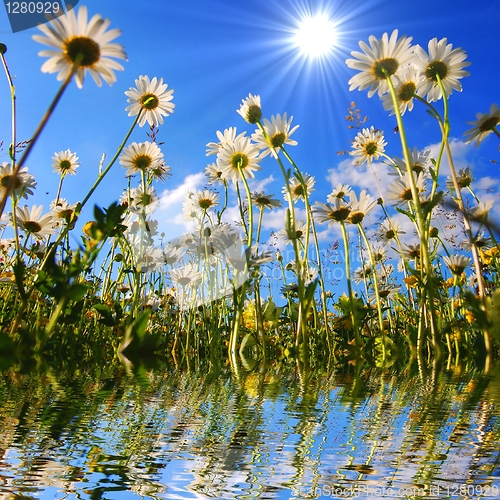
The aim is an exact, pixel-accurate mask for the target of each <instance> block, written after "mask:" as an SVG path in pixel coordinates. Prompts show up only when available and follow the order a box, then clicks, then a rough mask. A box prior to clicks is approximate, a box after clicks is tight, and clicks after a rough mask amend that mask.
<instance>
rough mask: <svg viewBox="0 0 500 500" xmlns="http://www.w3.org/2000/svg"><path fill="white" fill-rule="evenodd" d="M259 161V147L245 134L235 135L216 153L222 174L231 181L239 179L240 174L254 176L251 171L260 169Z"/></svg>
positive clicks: (246, 176)
mask: <svg viewBox="0 0 500 500" xmlns="http://www.w3.org/2000/svg"><path fill="white" fill-rule="evenodd" d="M259 161H260V158H259V148H258V147H257V146H256V145H255V144H252V143H251V142H250V138H249V137H247V136H238V137H236V138H235V140H234V141H232V142H229V143H227V145H226V146H225V147H223V148H220V149H219V151H218V153H217V165H218V167H219V168H220V169H221V172H222V176H223V177H224V178H226V179H228V180H232V181H233V182H237V181H238V180H240V179H241V176H242V175H244V176H245V178H248V177H252V178H254V177H255V175H254V173H253V172H254V171H255V170H260V165H259V164H258V163H259Z"/></svg>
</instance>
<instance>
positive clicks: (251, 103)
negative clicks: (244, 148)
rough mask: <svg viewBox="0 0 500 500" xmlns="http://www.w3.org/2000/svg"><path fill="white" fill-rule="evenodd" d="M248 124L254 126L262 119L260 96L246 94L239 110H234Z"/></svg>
mask: <svg viewBox="0 0 500 500" xmlns="http://www.w3.org/2000/svg"><path fill="white" fill-rule="evenodd" d="M236 111H237V113H239V114H240V115H241V116H242V117H243V118H244V119H245V120H246V121H247V122H248V123H251V124H255V123H257V122H258V121H260V119H261V118H262V110H261V108H260V96H259V95H252V94H248V97H247V98H246V99H242V101H241V106H240V109H237V110H236Z"/></svg>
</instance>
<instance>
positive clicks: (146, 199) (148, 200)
mask: <svg viewBox="0 0 500 500" xmlns="http://www.w3.org/2000/svg"><path fill="white" fill-rule="evenodd" d="M140 200H141V202H142V204H143V205H144V206H146V205H149V204H150V203H151V202H152V201H153V197H152V196H151V195H150V194H148V193H143V194H142V195H141V198H140Z"/></svg>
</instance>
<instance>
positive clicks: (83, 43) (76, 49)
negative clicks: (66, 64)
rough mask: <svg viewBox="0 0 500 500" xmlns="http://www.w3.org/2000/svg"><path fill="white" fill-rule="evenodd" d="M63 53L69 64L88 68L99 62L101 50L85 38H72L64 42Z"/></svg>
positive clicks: (92, 41)
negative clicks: (76, 63)
mask: <svg viewBox="0 0 500 500" xmlns="http://www.w3.org/2000/svg"><path fill="white" fill-rule="evenodd" d="M63 53H64V55H65V56H66V59H68V60H69V61H70V62H71V63H75V62H78V59H79V58H81V59H80V60H79V62H78V66H83V67H84V68H88V67H90V66H92V65H94V64H95V63H96V62H97V61H99V59H100V57H101V49H100V48H99V45H98V44H97V43H96V42H94V40H92V38H89V37H87V36H74V37H73V38H70V39H69V40H67V41H66V42H64V48H63Z"/></svg>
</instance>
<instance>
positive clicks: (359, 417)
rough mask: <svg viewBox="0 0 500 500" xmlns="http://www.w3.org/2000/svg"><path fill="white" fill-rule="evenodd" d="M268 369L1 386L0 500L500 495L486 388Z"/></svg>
mask: <svg viewBox="0 0 500 500" xmlns="http://www.w3.org/2000/svg"><path fill="white" fill-rule="evenodd" d="M268 372H269V373H268V374H267V375H263V374H259V373H250V374H244V373H243V374H242V373H239V374H236V375H235V374H233V375H232V376H231V375H230V374H226V375H224V376H223V375H221V376H219V377H211V378H210V379H209V378H208V377H207V374H206V373H203V372H201V373H200V374H199V375H194V374H192V373H191V374H187V373H176V374H175V373H172V374H165V373H161V372H151V373H147V374H145V375H144V374H143V376H142V378H137V377H136V378H133V377H126V376H123V374H122V375H118V374H115V379H113V378H110V377H109V376H108V378H106V379H104V378H101V379H98V378H97V379H96V380H91V379H92V378H93V377H94V378H95V375H94V376H93V377H86V376H83V375H82V376H81V377H80V378H78V377H77V378H73V379H71V377H68V378H67V379H66V376H65V375H64V374H61V375H59V377H58V378H57V377H56V376H55V375H54V374H53V373H52V374H50V377H48V376H40V375H38V377H37V376H36V375H35V374H33V375H23V376H20V377H18V378H17V379H16V380H15V381H14V380H12V379H9V378H8V377H7V376H6V377H4V378H3V382H2V384H1V386H0V398H1V400H0V402H1V403H2V404H1V408H2V409H1V410H0V417H1V421H2V422H3V424H2V428H3V433H2V434H3V437H2V441H1V449H2V450H3V453H2V455H3V458H2V459H1V460H0V496H2V495H3V494H7V493H10V494H17V495H20V494H22V495H24V496H25V498H119V499H122V498H123V499H126V498H140V497H141V496H142V497H144V498H172V499H173V498H212V497H213V498H257V497H259V498H322V497H323V498H328V497H333V498H339V497H354V496H356V497H358V498H375V497H377V496H380V495H381V494H384V495H385V496H386V497H399V498H401V497H404V496H405V495H404V493H406V495H410V496H415V495H421V496H427V497H430V498H432V497H436V496H441V497H447V496H448V497H454V496H455V497H456V496H458V495H459V494H460V486H461V485H466V484H469V486H468V487H469V490H468V491H469V492H470V491H472V490H471V489H470V488H473V487H476V490H475V491H476V495H475V496H477V493H481V492H482V493H483V494H484V495H485V496H490V497H492V496H495V495H494V493H495V491H496V489H492V490H489V492H490V494H489V495H488V490H487V488H486V487H487V486H489V487H493V486H494V488H497V487H500V481H498V480H497V479H496V477H497V475H498V471H497V470H496V465H495V462H496V460H497V458H498V456H499V452H500V446H499V439H498V433H499V430H500V426H499V419H498V395H499V391H498V384H497V383H496V381H495V380H494V379H479V378H478V377H476V378H474V377H473V376H472V375H464V374H459V373H458V372H457V373H456V374H453V373H446V374H441V375H439V376H437V377H436V378H435V380H434V381H433V380H432V378H431V377H428V378H425V379H424V380H423V383H422V382H420V381H419V380H418V379H417V378H413V379H408V378H406V377H405V376H404V374H398V375H397V376H393V377H389V376H388V377H385V378H384V379H383V380H382V379H381V378H380V376H379V375H378V374H372V375H371V376H368V375H367V374H362V375H360V376H358V377H345V376H344V377H340V376H330V377H328V376H327V375H326V374H322V373H318V374H317V376H314V375H312V374H310V379H309V382H308V381H307V380H306V379H304V377H303V376H302V377H298V376H297V375H296V374H287V373H286V372H285V371H283V373H280V372H279V371H278V370H275V371H272V369H271V368H269V369H268ZM110 375H113V373H112V372H111V371H110ZM56 378H57V380H56ZM401 488H404V489H406V491H401V490H400V489H401ZM438 488H440V489H438ZM462 492H463V490H462ZM462 496H463V495H462ZM7 498H9V497H7Z"/></svg>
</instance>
